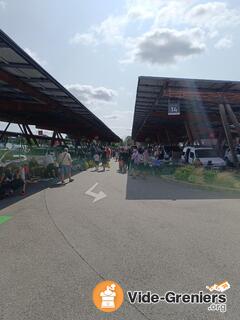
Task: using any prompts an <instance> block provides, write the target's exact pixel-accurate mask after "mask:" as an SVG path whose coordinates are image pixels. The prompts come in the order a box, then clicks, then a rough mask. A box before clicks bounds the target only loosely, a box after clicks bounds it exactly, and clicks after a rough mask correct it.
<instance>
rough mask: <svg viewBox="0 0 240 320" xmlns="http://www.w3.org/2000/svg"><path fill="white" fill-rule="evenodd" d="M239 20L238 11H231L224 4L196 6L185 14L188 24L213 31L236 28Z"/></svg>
mask: <svg viewBox="0 0 240 320" xmlns="http://www.w3.org/2000/svg"><path fill="white" fill-rule="evenodd" d="M239 19H240V11H239V9H238V10H237V9H232V8H230V7H229V6H228V5H227V3H225V2H207V3H203V4H198V5H196V6H194V7H192V8H191V9H190V10H189V11H188V13H187V14H186V21H187V22H188V23H189V24H193V25H195V26H196V25H197V26H201V27H203V28H206V29H213V30H216V29H219V28H222V27H225V28H226V27H231V26H236V25H238V24H239V23H240V20H239Z"/></svg>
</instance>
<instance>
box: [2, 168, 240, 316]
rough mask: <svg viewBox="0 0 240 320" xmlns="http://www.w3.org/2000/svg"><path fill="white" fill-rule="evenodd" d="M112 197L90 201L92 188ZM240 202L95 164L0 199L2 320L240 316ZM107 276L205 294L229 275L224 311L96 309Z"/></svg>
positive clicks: (140, 286) (132, 286)
mask: <svg viewBox="0 0 240 320" xmlns="http://www.w3.org/2000/svg"><path fill="white" fill-rule="evenodd" d="M96 183H98V184H97V185H96V187H95V188H94V190H93V192H95V193H98V192H100V191H102V192H103V193H104V194H105V195H106V197H104V198H102V199H100V200H98V201H96V202H93V200H94V198H93V197H92V196H91V195H87V194H86V191H87V190H89V188H91V187H93V186H94V185H95V184H96ZM239 208H240V200H239V197H238V196H236V195H231V194H229V193H223V192H218V191H209V190H205V189H199V188H197V187H192V186H189V185H186V184H184V183H179V182H169V181H165V180H163V179H160V178H159V177H148V178H147V179H146V180H144V179H142V178H137V179H133V178H132V177H129V176H128V175H127V174H125V175H124V174H120V173H118V172H117V166H116V163H114V162H113V163H112V165H111V169H110V170H109V171H106V172H94V170H93V169H89V170H88V171H85V172H82V173H79V174H77V175H75V176H74V181H73V182H72V183H67V184H66V185H64V186H61V185H58V184H57V185H56V184H52V185H48V186H45V187H44V188H39V189H38V190H36V192H35V193H32V194H31V195H30V196H28V197H26V198H21V199H19V198H17V201H16V202H15V203H14V201H13V203H12V204H11V205H5V206H2V210H1V213H0V214H1V215H4V216H10V217H11V219H9V220H6V222H4V223H2V224H0V319H1V320H97V319H111V320H114V319H117V320H122V319H124V320H144V319H150V320H169V319H170V320H175V319H176V320H188V319H189V320H195V319H201V320H202V319H212V320H218V319H229V320H237V319H239V315H240V306H239V296H240V290H239V288H240V287H239V279H240V267H239V266H240V232H239V227H240V209H239ZM103 279H110V280H114V281H116V282H118V283H119V284H120V285H121V286H122V288H123V289H124V292H125V293H126V291H128V290H131V291H133V290H139V291H147V290H150V291H152V292H157V293H161V294H162V293H164V292H166V291H168V290H171V291H175V292H182V293H184V292H188V293H191V292H199V291H204V292H207V289H206V286H207V285H212V284H214V283H216V282H219V281H223V280H227V281H228V282H229V283H230V285H231V288H230V289H229V290H228V291H227V292H226V294H227V297H228V301H227V312H226V313H221V312H219V311H218V312H217V311H208V305H189V304H188V305H183V304H178V305H172V304H166V303H159V304H156V305H143V304H141V305H140V304H136V305H131V304H130V303H129V302H128V301H127V298H126V295H125V301H124V303H123V305H122V307H121V308H120V309H119V310H118V311H117V312H115V313H111V314H105V313H102V312H101V311H99V310H98V309H96V308H95V306H94V304H93V302H92V290H93V288H94V287H95V286H96V284H97V283H98V282H100V281H102V280H103Z"/></svg>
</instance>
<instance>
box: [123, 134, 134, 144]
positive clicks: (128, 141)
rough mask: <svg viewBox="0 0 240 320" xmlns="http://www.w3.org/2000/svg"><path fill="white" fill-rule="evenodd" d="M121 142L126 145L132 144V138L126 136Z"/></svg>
mask: <svg viewBox="0 0 240 320" xmlns="http://www.w3.org/2000/svg"><path fill="white" fill-rule="evenodd" d="M123 143H124V144H125V145H127V146H131V145H133V139H132V137H130V136H127V137H126V138H125V139H124V141H123Z"/></svg>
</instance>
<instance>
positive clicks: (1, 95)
mask: <svg viewBox="0 0 240 320" xmlns="http://www.w3.org/2000/svg"><path fill="white" fill-rule="evenodd" d="M0 120H2V121H8V122H14V123H24V124H29V125H36V126H37V127H39V128H42V129H48V130H56V131H58V132H62V133H67V134H71V135H73V136H75V137H82V136H84V137H87V138H94V137H95V136H98V137H99V138H100V139H101V140H103V141H119V140H120V138H119V137H118V136H117V135H116V134H114V133H113V132H112V131H111V130H110V129H109V128H108V127H107V126H106V125H105V124H104V123H103V122H102V121H101V120H99V119H98V118H97V117H96V116H95V115H94V114H93V113H91V112H90V111H89V110H88V109H87V108H86V107H85V106H84V105H83V104H82V103H81V102H80V101H79V100H78V99H77V98H75V97H74V96H73V95H72V94H71V93H70V92H69V91H68V90H67V89H66V88H64V87H63V86H62V85H61V84H60V83H59V82H57V81H56V80H55V79H54V78H53V77H52V76H51V75H50V74H48V73H47V72H46V71H45V70H44V69H43V68H42V67H41V66H40V65H39V64H38V63H37V62H36V61H34V60H33V59H32V58H31V57H30V56H29V55H28V54H27V53H26V52H25V51H24V50H22V49H21V48H20V47H19V46H18V45H17V44H16V43H15V42H14V41H13V40H11V39H10V38H9V37H8V36H7V35H6V34H5V33H4V32H3V31H1V30H0Z"/></svg>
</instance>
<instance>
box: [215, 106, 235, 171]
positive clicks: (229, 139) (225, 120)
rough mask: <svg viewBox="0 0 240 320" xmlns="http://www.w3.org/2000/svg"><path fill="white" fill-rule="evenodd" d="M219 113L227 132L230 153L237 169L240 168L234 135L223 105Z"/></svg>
mask: <svg viewBox="0 0 240 320" xmlns="http://www.w3.org/2000/svg"><path fill="white" fill-rule="evenodd" d="M219 112H220V116H221V119H222V124H223V128H224V131H225V135H226V138H227V142H228V146H229V149H230V152H231V154H232V158H233V164H234V166H235V167H238V166H239V162H238V158H237V155H236V152H235V149H234V144H233V139H232V134H231V130H230V126H229V123H228V119H227V114H226V110H225V107H224V105H223V104H220V105H219Z"/></svg>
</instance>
